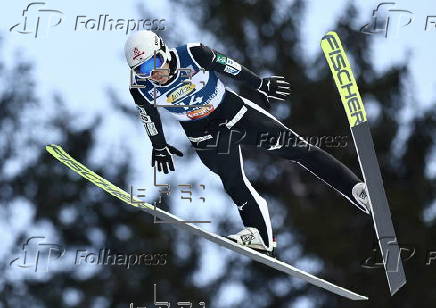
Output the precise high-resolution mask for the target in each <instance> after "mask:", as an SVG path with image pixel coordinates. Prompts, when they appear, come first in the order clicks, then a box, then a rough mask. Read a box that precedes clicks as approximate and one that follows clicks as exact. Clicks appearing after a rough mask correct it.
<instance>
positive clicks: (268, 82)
mask: <svg viewBox="0 0 436 308" xmlns="http://www.w3.org/2000/svg"><path fill="white" fill-rule="evenodd" d="M257 91H258V92H259V93H260V94H261V95H262V97H263V99H264V103H265V105H266V107H267V108H270V107H271V104H270V99H271V98H275V99H278V100H281V101H284V100H285V98H286V97H288V95H290V94H291V88H290V84H289V83H288V82H286V81H285V77H282V76H272V77H269V78H263V79H262V82H261V83H260V86H259V88H257Z"/></svg>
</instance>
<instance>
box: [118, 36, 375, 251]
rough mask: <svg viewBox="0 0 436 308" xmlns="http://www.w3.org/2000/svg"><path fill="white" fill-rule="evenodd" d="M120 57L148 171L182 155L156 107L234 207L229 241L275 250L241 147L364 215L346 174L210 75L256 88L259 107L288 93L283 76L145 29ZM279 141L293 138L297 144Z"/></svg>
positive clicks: (360, 187) (363, 199)
mask: <svg viewBox="0 0 436 308" xmlns="http://www.w3.org/2000/svg"><path fill="white" fill-rule="evenodd" d="M125 55H126V58H127V62H128V64H129V67H130V68H131V70H133V73H134V76H133V78H132V82H131V84H130V93H131V95H132V96H133V99H134V101H135V104H136V107H137V109H138V111H139V114H140V119H141V120H142V122H143V123H144V127H145V129H146V131H147V134H148V136H149V137H150V140H151V143H152V146H153V150H152V166H155V165H157V168H158V170H159V171H163V172H164V173H168V172H169V171H170V170H171V171H174V164H173V160H172V155H178V156H183V154H182V153H181V152H180V151H179V150H177V149H176V148H175V147H173V146H171V145H169V144H167V141H166V139H165V135H164V131H163V129H162V124H161V120H160V116H159V112H158V108H157V107H159V108H160V109H162V108H164V109H167V111H169V112H170V113H171V114H172V115H174V116H175V118H176V120H178V121H179V122H180V124H181V126H182V127H183V129H184V131H185V134H186V136H187V137H188V139H189V140H190V142H191V144H192V146H193V147H194V149H195V151H196V153H197V154H198V156H199V157H200V159H201V161H202V162H203V163H204V164H205V165H206V166H207V167H208V168H209V169H210V170H211V171H213V172H215V173H216V174H217V175H218V176H219V177H220V179H221V181H222V183H223V186H224V189H225V191H226V193H227V194H228V195H229V196H230V197H231V198H232V200H233V202H234V203H235V205H236V206H237V209H238V211H239V214H240V216H241V218H242V222H243V225H244V227H245V228H244V229H243V230H242V231H240V232H238V233H236V234H233V235H229V236H228V238H229V239H231V240H233V241H235V242H236V243H238V244H240V245H243V246H248V247H250V248H252V249H255V250H258V251H260V252H263V253H266V254H268V255H272V252H273V250H274V247H275V242H274V240H273V231H272V227H271V220H270V217H269V213H268V207H267V202H266V200H265V199H264V198H262V197H261V196H260V195H259V193H258V192H257V191H256V190H255V189H254V188H253V186H252V185H251V184H250V181H249V180H248V179H247V177H246V176H245V174H244V169H243V156H242V152H241V145H245V146H251V148H253V149H261V150H264V151H267V152H269V153H271V154H273V155H277V156H279V157H281V158H284V159H286V160H288V161H291V162H296V163H297V164H299V165H300V166H302V167H303V168H305V169H307V170H308V171H309V172H311V173H312V174H314V175H315V176H316V177H317V178H319V179H321V180H322V181H324V182H325V183H326V184H327V185H329V186H330V187H332V188H334V189H335V190H336V191H337V192H339V193H340V194H341V195H342V196H344V197H345V198H347V199H348V201H349V202H350V203H352V204H353V205H355V206H356V207H358V208H359V209H360V210H362V211H364V212H365V213H369V212H370V205H369V201H368V198H367V195H366V185H365V183H363V182H362V181H361V180H360V179H359V178H358V177H357V176H356V175H355V174H354V173H353V172H352V171H351V170H350V169H348V168H347V167H346V166H345V165H344V164H342V163H341V162H339V161H338V160H337V159H335V158H334V157H333V156H332V155H330V154H328V153H326V152H325V151H324V150H322V149H320V148H319V147H317V146H314V145H311V144H308V143H307V141H305V140H304V139H303V138H301V137H300V136H298V135H297V134H296V133H295V132H294V131H292V130H291V129H290V128H288V127H286V126H285V125H284V124H282V123H281V122H280V121H278V120H277V119H276V118H275V117H274V116H273V115H271V114H270V113H269V112H268V111H266V110H265V109H264V108H262V107H261V106H259V105H258V104H255V103H253V102H252V101H250V100H248V99H246V98H244V97H242V96H240V95H238V94H236V93H235V92H234V91H232V90H231V89H229V88H226V87H225V86H224V84H223V83H222V81H221V80H220V79H219V77H218V76H217V73H220V74H223V75H225V76H229V77H231V78H234V79H236V80H238V81H241V82H243V83H244V84H245V85H246V86H247V87H249V88H251V89H253V91H257V92H258V93H259V94H260V95H261V97H262V101H261V103H262V104H263V107H265V108H268V107H269V106H270V101H271V100H272V99H277V100H284V99H285V98H286V97H287V96H288V95H289V94H290V86H289V83H287V82H286V81H284V78H283V77H277V76H273V77H269V78H260V77H259V76H257V75H256V74H255V73H253V72H251V71H250V70H248V69H247V68H245V67H244V66H242V65H241V64H239V63H238V62H236V61H235V60H233V59H231V58H229V57H227V56H226V55H224V54H222V53H219V52H217V51H216V50H214V49H211V48H209V47H207V46H205V45H202V44H199V43H195V44H187V45H182V46H179V47H176V48H174V49H169V48H168V47H167V46H166V45H165V44H164V42H163V40H162V39H161V38H160V37H159V36H158V35H156V34H155V33H153V32H152V31H147V30H144V31H137V32H134V33H132V34H131V35H130V36H129V38H128V39H127V42H126V45H125ZM281 140H288V141H289V140H298V145H297V146H296V145H295V142H280V141H281ZM302 145H304V146H302Z"/></svg>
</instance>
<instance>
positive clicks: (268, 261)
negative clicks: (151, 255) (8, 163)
mask: <svg viewBox="0 0 436 308" xmlns="http://www.w3.org/2000/svg"><path fill="white" fill-rule="evenodd" d="M46 150H47V151H48V152H49V153H50V154H51V155H53V156H54V157H55V158H56V159H57V160H59V161H60V162H61V163H63V164H64V165H66V166H68V167H69V168H70V169H71V170H73V171H74V172H76V173H78V174H79V175H81V176H82V177H84V178H85V179H87V180H88V181H90V182H92V183H93V184H94V185H96V186H98V187H100V188H101V189H103V190H105V191H106V192H108V193H109V194H111V195H112V196H114V197H117V198H118V199H120V200H121V201H123V202H124V203H126V204H128V205H131V206H134V207H136V208H139V209H141V210H143V211H145V212H147V213H149V214H151V215H154V216H156V217H158V218H159V219H161V220H165V221H169V222H174V223H175V224H173V225H174V226H176V227H178V228H181V229H184V230H187V231H189V232H191V233H194V234H196V235H199V236H201V237H203V238H206V239H207V240H209V241H211V242H214V243H215V244H218V245H220V246H223V247H225V248H227V249H230V250H232V251H234V252H237V253H240V254H242V255H244V256H247V257H249V258H251V259H253V260H255V261H257V262H260V263H263V264H265V265H267V266H270V267H272V268H274V269H276V270H278V271H282V272H284V273H287V274H289V275H291V276H294V277H297V278H300V279H303V280H305V281H306V282H308V283H311V284H313V285H315V286H317V287H320V288H324V289H326V290H328V291H330V292H332V293H335V294H337V295H340V296H344V297H346V298H349V299H351V300H367V299H368V298H367V297H366V296H362V295H359V294H356V293H354V292H352V291H350V290H347V289H345V288H342V287H339V286H337V285H334V284H333V283H331V282H328V281H326V280H324V279H320V278H318V277H316V276H314V275H311V274H309V273H307V272H305V271H302V270H299V269H297V268H295V267H293V266H291V265H289V264H287V263H285V262H282V261H279V260H277V259H274V258H272V257H269V256H267V255H264V254H261V253H259V252H257V251H255V250H253V249H250V248H247V247H243V246H240V245H238V244H236V243H234V242H233V241H231V240H229V239H227V238H225V237H221V236H219V235H217V234H214V233H212V232H208V231H206V230H203V229H201V228H199V227H197V226H196V225H193V224H192V223H186V222H184V221H183V220H181V219H180V218H178V217H177V216H175V215H173V214H171V213H168V212H165V211H163V210H161V209H159V208H157V207H155V206H153V205H151V204H149V203H145V202H142V201H141V200H139V199H136V198H134V197H133V196H131V195H130V194H129V193H127V192H126V191H124V190H122V189H121V188H119V187H117V186H115V185H114V184H112V183H111V182H109V181H108V180H106V179H104V178H102V177H101V176H99V175H98V174H96V173H95V172H93V171H91V170H89V169H88V168H87V167H86V166H85V165H83V164H81V163H79V162H78V161H76V160H75V159H74V158H72V157H71V156H70V155H69V154H68V153H66V152H65V151H64V150H63V149H62V147H60V146H59V145H54V144H52V145H47V146H46Z"/></svg>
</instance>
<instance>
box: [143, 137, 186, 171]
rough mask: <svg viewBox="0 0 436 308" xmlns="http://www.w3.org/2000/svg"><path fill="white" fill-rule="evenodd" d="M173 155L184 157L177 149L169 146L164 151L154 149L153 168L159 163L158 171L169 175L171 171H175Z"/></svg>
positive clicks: (152, 156)
mask: <svg viewBox="0 0 436 308" xmlns="http://www.w3.org/2000/svg"><path fill="white" fill-rule="evenodd" d="M172 154H176V155H177V156H183V153H182V152H180V151H179V150H177V149H176V148H175V147H173V146H171V145H168V144H167V146H166V147H164V148H162V149H156V148H153V152H152V155H151V166H152V167H154V166H155V165H156V163H157V170H159V171H162V170H163V172H164V173H165V174H167V173H168V172H169V171H168V169H169V170H171V171H174V164H173V158H172V157H171V155H172Z"/></svg>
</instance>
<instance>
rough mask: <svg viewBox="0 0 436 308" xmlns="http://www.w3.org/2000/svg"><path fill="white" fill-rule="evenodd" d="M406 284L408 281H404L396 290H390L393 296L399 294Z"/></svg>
mask: <svg viewBox="0 0 436 308" xmlns="http://www.w3.org/2000/svg"><path fill="white" fill-rule="evenodd" d="M406 283H407V280H405V279H404V280H403V281H402V282H401V283H400V284H399V285H398V286H397V287H396V288H391V289H390V291H391V296H394V295H395V293H397V292H398V290H400V289H401V288H402V287H404V286H405V285H406Z"/></svg>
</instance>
